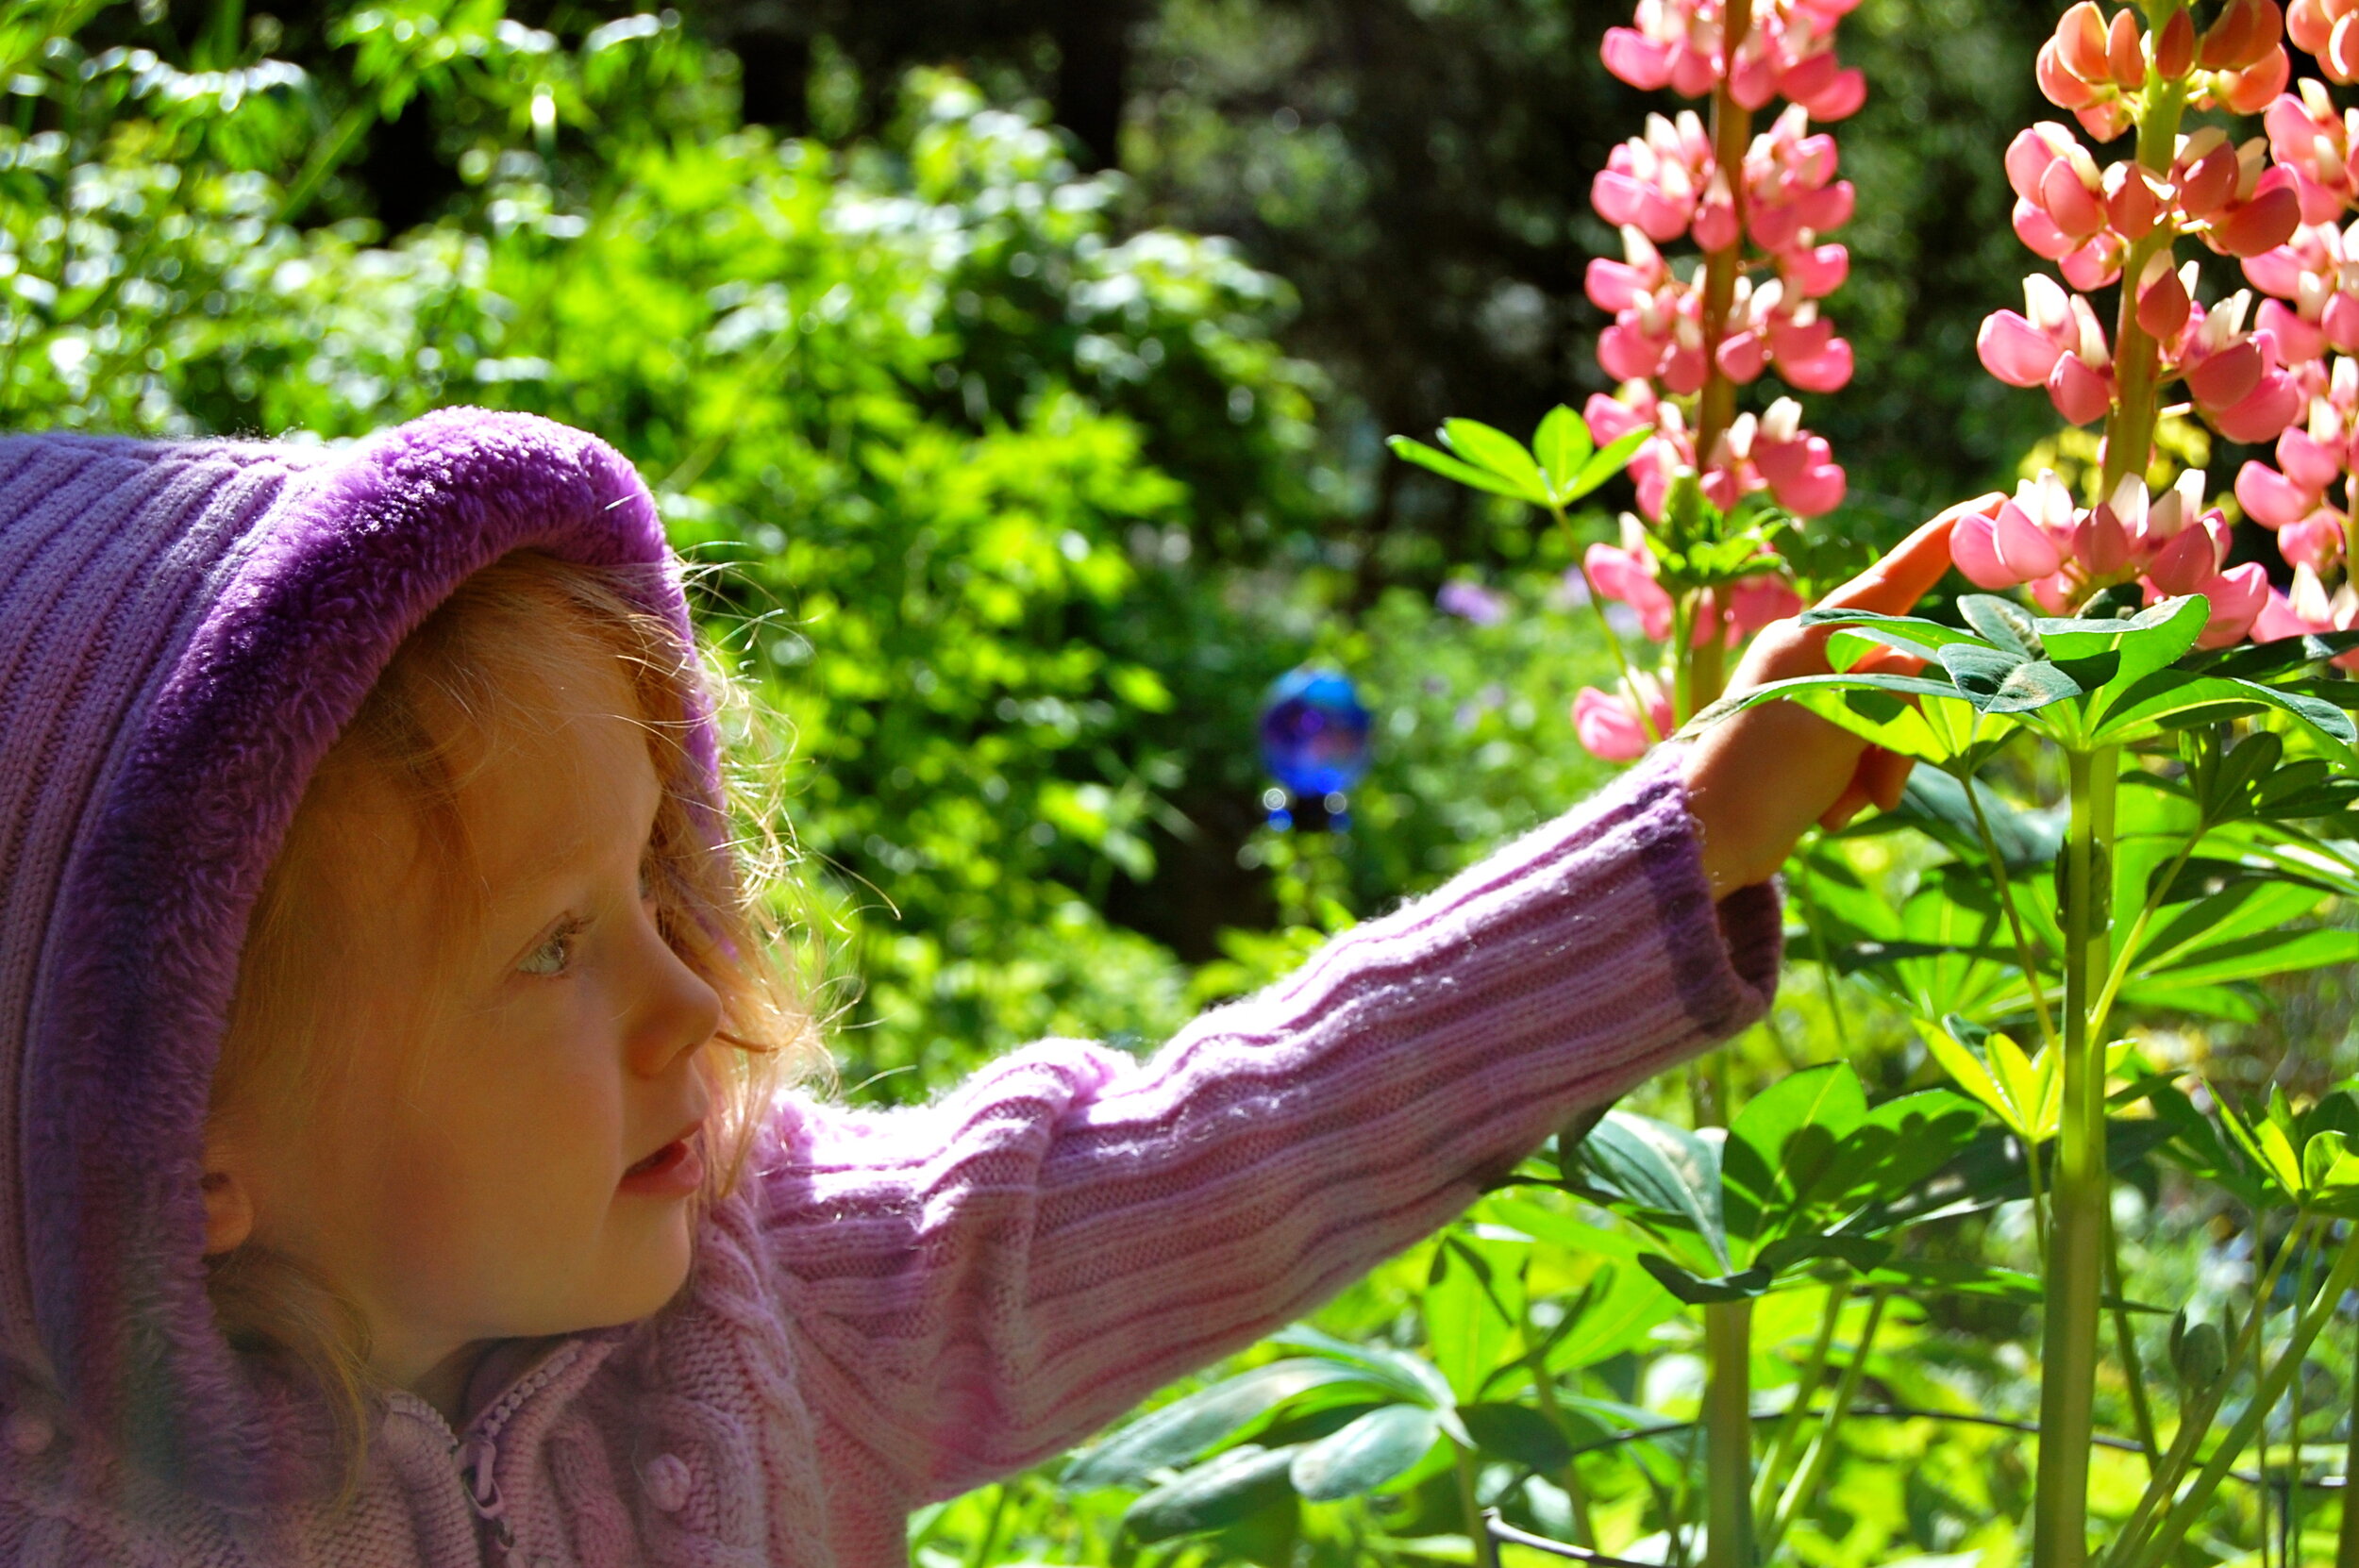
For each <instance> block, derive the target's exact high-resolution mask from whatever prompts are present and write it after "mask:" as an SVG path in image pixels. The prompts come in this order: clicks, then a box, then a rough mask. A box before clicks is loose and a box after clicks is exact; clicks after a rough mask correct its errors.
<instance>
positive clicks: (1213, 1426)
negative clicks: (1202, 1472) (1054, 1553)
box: [1059, 1357, 1375, 1490]
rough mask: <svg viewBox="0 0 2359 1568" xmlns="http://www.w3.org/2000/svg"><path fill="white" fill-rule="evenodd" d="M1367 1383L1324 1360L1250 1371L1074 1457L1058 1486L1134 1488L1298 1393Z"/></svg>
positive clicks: (1150, 1416) (1154, 1414)
mask: <svg viewBox="0 0 2359 1568" xmlns="http://www.w3.org/2000/svg"><path fill="white" fill-rule="evenodd" d="M1368 1381H1369V1379H1368V1378H1367V1377H1366V1376H1365V1375H1364V1374H1363V1373H1361V1372H1360V1371H1359V1370H1357V1369H1356V1368H1354V1367H1351V1366H1349V1365H1347V1364H1344V1363H1341V1362H1338V1361H1333V1360H1328V1359H1310V1358H1308V1357H1297V1358H1294V1359H1289V1360H1283V1361H1272V1362H1270V1363H1269V1364H1268V1365H1266V1366H1258V1367H1253V1368H1250V1369H1249V1370H1247V1371H1245V1372H1240V1373H1238V1374H1237V1375H1236V1376H1233V1377H1227V1378H1224V1379H1222V1380H1221V1381H1220V1382H1217V1383H1214V1384H1213V1386H1212V1387H1211V1388H1208V1389H1204V1390H1202V1391H1200V1392H1198V1393H1192V1394H1189V1395H1188V1396H1186V1397H1185V1398H1183V1399H1176V1400H1174V1401H1172V1403H1170V1404H1168V1405H1165V1406H1163V1408H1162V1409H1161V1410H1151V1411H1149V1412H1148V1413H1147V1414H1146V1415H1143V1416H1141V1417H1140V1418H1139V1419H1138V1420H1136V1421H1133V1422H1131V1423H1130V1424H1129V1426H1125V1427H1123V1428H1122V1429H1121V1430H1120V1431H1118V1432H1115V1433H1114V1434H1113V1436H1111V1437H1109V1438H1107V1439H1106V1440H1105V1441H1104V1442H1103V1443H1098V1444H1097V1445H1096V1447H1094V1448H1091V1449H1090V1450H1088V1451H1087V1452H1085V1453H1082V1454H1080V1455H1078V1456H1077V1457H1076V1458H1075V1459H1074V1460H1073V1462H1072V1463H1070V1464H1068V1465H1066V1466H1065V1469H1064V1474H1063V1475H1062V1476H1060V1477H1059V1480H1060V1483H1061V1484H1062V1485H1064V1486H1066V1487H1070V1488H1074V1489H1077V1490H1085V1489H1087V1488H1090V1487H1099V1486H1130V1485H1135V1484H1137V1483H1138V1482H1140V1481H1142V1480H1145V1479H1146V1476H1148V1475H1149V1474H1151V1473H1152V1472H1154V1471H1157V1470H1161V1469H1164V1468H1166V1467H1167V1466H1171V1465H1177V1464H1184V1463H1185V1462H1187V1461H1188V1460H1192V1459H1194V1458H1196V1455H1198V1454H1200V1453H1202V1452H1203V1451H1204V1450H1205V1449H1207V1448H1209V1447H1211V1446H1212V1445H1213V1443H1215V1442H1217V1441H1218V1440H1220V1439H1221V1438H1224V1437H1227V1436H1228V1435H1229V1434H1230V1432H1233V1431H1235V1430H1236V1429H1237V1428H1238V1427H1240V1426H1244V1425H1245V1424H1246V1422H1248V1421H1252V1420H1254V1419H1256V1418H1257V1417H1259V1416H1263V1415H1265V1414H1267V1413H1268V1412H1269V1411H1271V1410H1275V1409H1277V1408H1278V1407H1279V1406H1280V1405H1281V1404H1283V1403H1284V1402H1285V1401H1287V1400H1289V1399H1292V1398H1293V1397H1295V1395H1297V1394H1298V1393H1304V1392H1306V1391H1308V1390H1311V1389H1314V1388H1318V1387H1321V1386H1323V1385H1326V1384H1331V1383H1346V1382H1368ZM1370 1386H1371V1387H1373V1386H1375V1385H1374V1384H1373V1383H1371V1384H1370Z"/></svg>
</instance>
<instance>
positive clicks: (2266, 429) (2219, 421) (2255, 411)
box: [2212, 370, 2301, 446]
mask: <svg viewBox="0 0 2359 1568" xmlns="http://www.w3.org/2000/svg"><path fill="white" fill-rule="evenodd" d="M2300 414H2301V388H2300V385H2299V384H2298V383H2297V382H2296V381H2295V380H2294V378H2293V377H2292V376H2290V375H2286V374H2285V373H2284V371H2282V370H2278V371H2271V372H2269V373H2268V374H2267V375H2264V376H2262V377H2261V384H2260V385H2259V386H2257V387H2255V388H2253V389H2252V391H2251V392H2250V393H2248V394H2247V395H2246V396H2245V398H2244V399H2243V400H2242V401H2241V402H2238V403H2236V404H2235V405H2234V407H2231V408H2226V409H2217V410H2216V411H2213V412H2212V424H2213V425H2215V426H2217V428H2218V430H2219V433H2220V434H2221V435H2223V436H2226V437H2227V438H2228V439H2229V440H2230V441H2240V442H2246V443H2248V444H2250V445H2255V446H2257V445H2259V444H2260V443H2261V442H2265V441H2273V440H2275V439H2276V437H2277V436H2278V434H2279V433H2280V432H2281V431H2283V430H2284V428H2285V426H2286V425H2291V424H2292V423H2293V422H2294V421H2295V420H2296V419H2297V418H2299V417H2300Z"/></svg>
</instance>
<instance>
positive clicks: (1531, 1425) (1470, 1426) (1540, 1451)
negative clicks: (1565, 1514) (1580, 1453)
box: [1459, 1401, 1591, 1475]
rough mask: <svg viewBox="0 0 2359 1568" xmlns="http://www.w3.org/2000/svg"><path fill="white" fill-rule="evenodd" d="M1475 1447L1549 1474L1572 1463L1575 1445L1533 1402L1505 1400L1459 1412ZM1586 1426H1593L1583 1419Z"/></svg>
mask: <svg viewBox="0 0 2359 1568" xmlns="http://www.w3.org/2000/svg"><path fill="white" fill-rule="evenodd" d="M1459 1413H1460V1414H1461V1415H1463V1416H1464V1417H1465V1419H1466V1430H1467V1432H1468V1433H1469V1434H1470V1435H1471V1436H1472V1437H1473V1438H1474V1440H1475V1446H1476V1447H1477V1448H1480V1449H1481V1451H1482V1452H1483V1453H1484V1454H1485V1455H1486V1456H1488V1457H1490V1458H1493V1459H1502V1460H1510V1461H1512V1462H1514V1463H1515V1464H1520V1465H1522V1466H1524V1467H1525V1468H1526V1469H1530V1470H1537V1471H1539V1472H1541V1473H1542V1474H1544V1475H1546V1474H1548V1473H1550V1472H1554V1471H1559V1470H1562V1469H1564V1466H1565V1465H1567V1464H1569V1463H1571V1462H1572V1458H1573V1445H1572V1444H1571V1443H1566V1442H1565V1441H1564V1433H1562V1432H1560V1431H1558V1430H1557V1429H1556V1424H1555V1423H1554V1422H1552V1421H1550V1420H1549V1419H1548V1417H1547V1416H1545V1415H1543V1414H1541V1413H1540V1412H1539V1411H1538V1410H1533V1409H1532V1408H1531V1406H1529V1405H1516V1404H1510V1403H1507V1402H1504V1401H1494V1402H1487V1403H1484V1404H1481V1405H1469V1406H1467V1407H1466V1408H1465V1409H1464V1410H1461V1411H1460V1412H1459ZM1582 1425H1583V1426H1589V1425H1591V1424H1590V1423H1588V1422H1585V1421H1584V1422H1583V1423H1582Z"/></svg>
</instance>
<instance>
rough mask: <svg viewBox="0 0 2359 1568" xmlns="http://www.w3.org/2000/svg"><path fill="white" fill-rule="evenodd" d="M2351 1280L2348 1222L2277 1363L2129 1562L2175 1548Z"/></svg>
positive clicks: (2358, 1241) (2155, 1560) (2256, 1308)
mask: <svg viewBox="0 0 2359 1568" xmlns="http://www.w3.org/2000/svg"><path fill="white" fill-rule="evenodd" d="M2354 1284H2359V1226H2352V1227H2351V1235H2350V1238H2349V1239H2348V1240H2346V1241H2345V1242H2344V1243H2343V1246H2342V1251H2341V1252H2340V1253H2338V1254H2337V1255H2336V1257H2335V1259H2334V1269H2333V1270H2332V1271H2331V1272H2329V1273H2328V1275H2327V1276H2326V1284H2325V1286H2324V1288H2323V1289H2321V1290H2320V1291H2319V1292H2318V1294H2317V1297H2316V1298H2315V1299H2313V1300H2312V1301H2311V1302H2310V1304H2309V1309H2308V1310H2306V1311H2304V1312H2302V1313H2301V1314H2300V1319H2299V1320H2298V1321H2297V1322H2296V1324H2295V1326H2294V1332H2293V1339H2292V1341H2291V1343H2288V1344H2287V1345H2286V1346H2285V1349H2284V1353H2283V1354H2282V1355H2280V1356H2279V1357H2278V1358H2277V1361H2276V1364H2275V1365H2273V1366H2271V1367H2270V1368H2269V1369H2268V1375H2267V1376H2266V1377H2264V1378H2263V1379H2262V1382H2261V1386H2260V1387H2259V1388H2258V1389H2257V1390H2255V1391H2254V1393H2253V1396H2252V1398H2251V1399H2250V1401H2249V1402H2248V1403H2247V1404H2246V1406H2245V1409H2244V1413H2243V1414H2242V1415H2240V1416H2238V1417H2237V1418H2236V1424H2235V1425H2234V1426H2231V1427H2230V1428H2229V1429H2228V1434H2227V1436H2225V1437H2223V1438H2222V1439H2221V1440H2220V1442H2219V1443H2218V1445H2217V1447H2215V1448H2214V1449H2213V1450H2212V1457H2211V1460H2209V1461H2208V1462H2207V1463H2206V1464H2205V1465H2204V1466H2203V1469H2202V1470H2201V1471H2200V1473H2199V1474H2198V1475H2197V1476H2196V1478H2195V1479H2194V1480H2193V1481H2192V1482H2190V1483H2189V1484H2188V1486H2187V1489H2186V1490H2185V1491H2184V1492H2183V1493H2180V1494H2179V1498H2178V1501H2177V1503H2176V1504H2175V1505H2173V1507H2172V1508H2171V1510H2170V1512H2169V1514H2168V1515H2167V1517H2166V1518H2165V1519H2164V1520H2163V1523H2162V1526H2161V1527H2160V1528H2158V1529H2157V1530H2156V1531H2155V1532H2154V1536H2153V1538H2152V1540H2150V1542H2148V1543H2146V1545H2145V1547H2144V1548H2143V1549H2142V1550H2141V1551H2140V1553H2139V1555H2138V1556H2137V1557H2135V1558H2133V1559H2131V1560H2130V1563H2131V1565H2132V1568H2160V1565H2161V1564H2163V1563H2166V1562H2168V1561H2169V1560H2171V1559H2172V1558H2173V1557H2174V1556H2175V1555H2176V1554H2177V1552H2178V1550H2179V1543H2181V1542H2182V1541H2183V1540H2184V1539H2185V1538H2186V1534H2187V1532H2188V1531H2189V1530H2190V1529H2192V1528H2194V1526H2195V1522H2196V1521H2197V1520H2198V1519H2199V1518H2200V1517H2201V1516H2202V1513H2203V1510H2204V1509H2205V1508H2207V1507H2208V1506H2210V1503H2211V1500H2212V1493H2215V1492H2217V1490H2218V1489H2219V1483H2220V1482H2221V1481H2222V1480H2223V1479H2225V1478H2226V1477H2227V1475H2228V1472H2229V1470H2230V1468H2231V1467H2232V1466H2233V1465H2234V1463H2235V1460H2236V1456H2237V1455H2238V1454H2240V1453H2242V1452H2243V1451H2244V1449H2245V1448H2246V1446H2247V1445H2248V1444H2250V1443H2251V1442H2252V1438H2253V1434H2254V1433H2255V1432H2257V1431H2259V1430H2260V1427H2261V1424H2262V1422H2263V1421H2264V1420H2266V1419H2267V1415H2268V1412H2269V1411H2270V1410H2272V1409H2274V1408H2275V1407H2276V1405H2277V1402H2278V1400H2279V1399H2281V1398H2282V1397H2284V1392H2285V1381H2286V1379H2287V1378H2289V1377H2291V1376H2294V1374H2295V1373H2296V1372H2297V1371H2298V1370H2299V1369H2300V1366H2301V1363H2302V1361H2303V1359H2305V1358H2307V1357H2308V1355H2309V1353H2310V1343H2311V1342H2312V1341H2314V1340H2316V1339H2317V1337H2318V1331H2319V1330H2320V1329H2322V1328H2324V1327H2325V1326H2326V1324H2327V1320H2328V1319H2330V1318H2332V1317H2333V1316H2334V1313H2335V1310H2336V1309H2337V1308H2338V1307H2339V1306H2340V1304H2341V1302H2342V1298H2343V1296H2344V1294H2345V1293H2348V1292H2349V1291H2350V1290H2351V1287H2352V1286H2353V1285H2354ZM2265 1304H2266V1298H2264V1299H2263V1300H2262V1301H2258V1302H2255V1303H2254V1304H2253V1312H2254V1315H2255V1316H2256V1318H2257V1317H2258V1316H2259V1314H2260V1312H2261V1310H2262V1308H2263V1306H2264V1305H2265ZM2265 1490H2266V1489H2265ZM2350 1505H2351V1499H2350V1498H2348V1497H2346V1498H2345V1499H2344V1506H2345V1507H2346V1508H2348V1507H2350Z"/></svg>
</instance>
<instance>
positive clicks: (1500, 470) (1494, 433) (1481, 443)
mask: <svg viewBox="0 0 2359 1568" xmlns="http://www.w3.org/2000/svg"><path fill="white" fill-rule="evenodd" d="M1442 444H1443V445H1445V446H1447V447H1448V448H1449V449H1450V451H1451V452H1453V453H1455V454H1456V455H1457V456H1459V457H1461V458H1464V459H1465V460H1466V461H1468V462H1470V463H1472V464H1474V465H1475V466H1476V467H1477V468H1480V469H1482V470H1483V471H1485V472H1486V473H1491V474H1496V475H1498V476H1499V477H1500V478H1502V479H1505V480H1507V481H1509V482H1510V483H1512V484H1515V485H1518V486H1521V487H1522V488H1523V492H1524V493H1525V494H1526V495H1527V496H1530V497H1531V499H1533V500H1535V501H1537V502H1539V503H1540V504H1541V505H1543V506H1545V505H1547V504H1548V478H1547V476H1546V475H1543V474H1542V473H1541V472H1540V464H1539V463H1538V462H1537V461H1536V460H1535V459H1533V458H1532V455H1531V452H1530V451H1528V450H1527V449H1526V448H1525V446H1524V443H1523V442H1519V441H1517V440H1516V439H1515V438H1514V436H1511V435H1509V434H1508V433H1507V432H1506V431H1504V430H1501V429H1497V428H1496V427H1494V426H1492V425H1485V424H1483V423H1482V422H1481V420H1479V419H1446V420H1444V421H1442Z"/></svg>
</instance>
